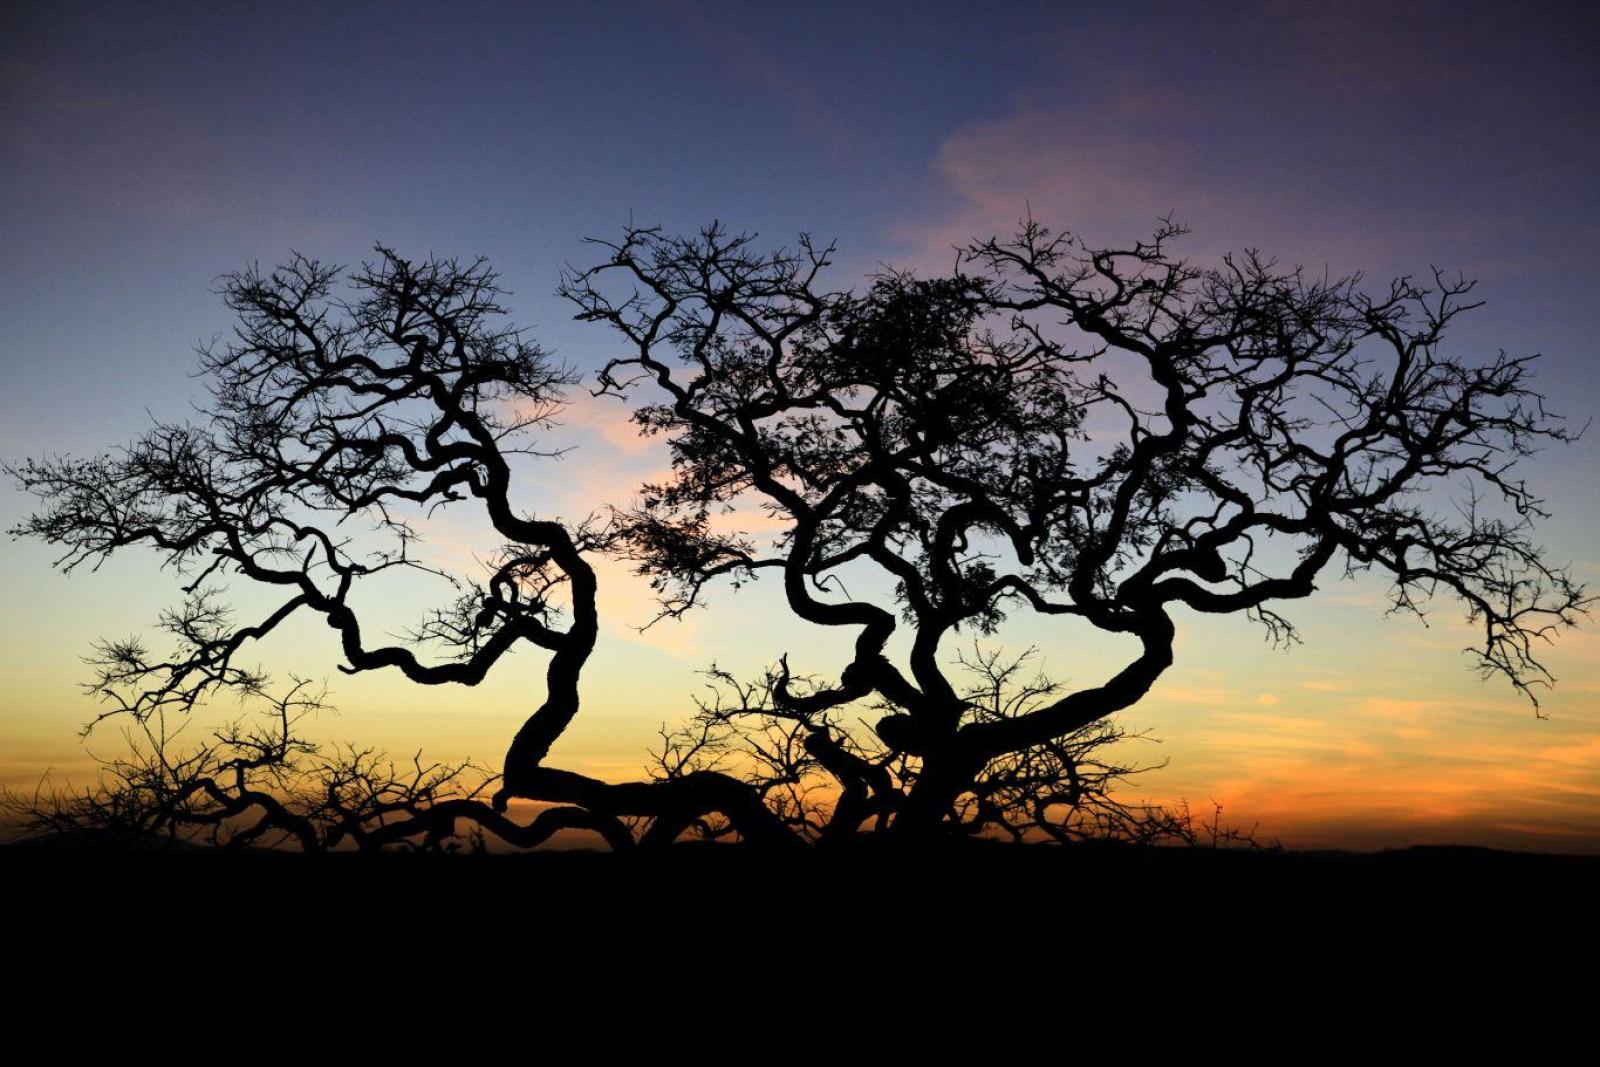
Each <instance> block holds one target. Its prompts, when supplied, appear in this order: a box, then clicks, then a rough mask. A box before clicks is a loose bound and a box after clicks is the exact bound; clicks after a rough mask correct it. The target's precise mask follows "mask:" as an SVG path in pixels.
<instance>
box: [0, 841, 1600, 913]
mask: <svg viewBox="0 0 1600 1067" xmlns="http://www.w3.org/2000/svg"><path fill="white" fill-rule="evenodd" d="M0 876H3V878H4V884H5V885H6V888H7V892H8V894H10V895H14V897H15V898H16V899H17V900H18V901H19V902H20V903H22V904H24V905H31V906H33V907H35V908H42V909H51V908H59V907H77V906H81V905H93V904H95V903H96V902H98V903H100V904H103V905H110V904H117V903H120V904H124V905H126V904H133V905H136V906H138V907H144V908H153V909H157V910H159V909H161V908H163V907H173V908H177V909H180V910H183V911H187V912H193V913H198V912H204V911H207V910H211V909H216V910H218V911H226V910H227V909H229V908H232V907H240V906H243V905H245V904H247V903H248V904H250V905H251V906H255V905H256V904H260V903H262V902H265V901H269V900H270V901H275V902H277V904H278V905H279V906H281V907H285V908H293V907H295V906H297V903H296V902H299V903H301V904H303V903H305V902H306V901H308V900H316V901H322V902H324V903H327V902H339V903H340V904H341V907H343V906H348V907H350V909H351V914H352V915H361V914H365V915H369V916H372V917H374V918H377V917H381V916H382V915H384V914H385V913H386V912H389V911H391V910H405V909H411V908H414V907H416V905H417V903H418V902H419V901H427V902H428V903H429V906H430V907H431V908H440V907H444V908H449V907H462V908H473V907H477V906H479V905H488V906H490V907H495V906H498V905H500V904H504V903H510V902H515V905H516V906H517V907H521V908H535V909H546V908H557V909H560V910H562V911H563V912H566V913H576V912H582V911H585V910H590V909H601V908H606V909H609V908H612V907H614V906H616V905H618V904H619V903H631V904H632V905H633V906H638V907H645V906H648V907H650V908H661V907H672V908H690V909H696V908H698V909H700V910H702V911H704V912H707V913H709V914H715V913H717V912H722V913H725V914H727V915H739V914H748V915H758V914H781V913H784V912H789V911H796V910H797V911H799V912H802V913H812V914H822V913H825V912H831V911H839V912H842V913H848V912H850V911H851V910H853V909H860V910H861V911H862V912H863V913H865V914H873V913H878V914H881V913H882V912H883V910H884V909H885V908H889V907H893V908H895V909H897V913H899V914H904V915H907V916H910V915H915V914H917V913H921V912H928V913H935V912H940V911H948V912H951V913H953V914H956V915H960V914H963V913H965V914H969V915H972V916H981V915H983V914H985V913H988V914H991V915H993V916H994V917H1001V916H1005V915H1008V914H1009V911H1008V909H1012V908H1023V909H1027V908H1036V907H1045V908H1054V907H1056V906H1059V905H1068V904H1070V905H1071V906H1072V907H1076V908H1079V909H1081V908H1082V907H1083V906H1084V902H1085V901H1090V900H1093V901H1100V902H1104V903H1108V904H1109V903H1121V904H1126V905H1129V906H1133V905H1138V904H1146V903H1152V902H1157V901H1161V902H1166V903H1167V904H1170V903H1171V902H1172V901H1173V900H1182V901H1184V902H1185V904H1186V906H1200V905H1203V904H1206V903H1219V904H1225V905H1227V906H1228V907H1229V908H1230V909H1235V910H1237V909H1239V908H1241V907H1243V908H1247V909H1254V910H1256V911H1258V912H1260V913H1262V914H1269V913H1276V914H1283V913H1288V912H1293V911H1296V910H1306V909H1309V910H1310V911H1315V912H1323V909H1324V908H1325V907H1326V906H1327V905H1330V904H1332V905H1336V906H1337V908H1338V910H1339V912H1340V913H1342V914H1348V915H1364V914H1371V913H1379V912H1381V913H1387V914H1390V915H1399V914H1410V915H1412V916H1413V917H1415V918H1417V919H1419V920H1425V919H1426V918H1427V917H1428V916H1429V915H1443V914H1445V913H1450V912H1455V911H1458V910H1462V909H1472V908H1485V909H1493V910H1500V909H1502V908H1512V909H1516V910H1519V911H1524V910H1529V911H1533V912H1536V913H1541V914H1549V913H1550V912H1551V911H1552V909H1559V908H1562V907H1564V906H1567V905H1577V904H1583V905H1585V906H1586V907H1585V917H1584V923H1585V925H1593V924H1592V922H1591V919H1590V918H1589V915H1588V908H1587V905H1590V904H1592V902H1594V901H1595V900H1596V899H1597V896H1596V894H1597V891H1600V856H1586V855H1551V854H1539V853H1524V852H1507V851H1499V850H1494V849H1485V848H1473V847H1458V846H1418V847H1413V848H1407V849H1397V850H1386V851H1381V852H1371V853H1354V852H1338V851H1315V852H1313V851H1291V850H1278V849H1264V850H1252V849H1234V848H1180V847H1149V846H1135V845H1124V844H1100V843H1091V844H1079V845H1069V846H1058V845H1013V844H1005V843H991V842H964V843H961V844H959V845H951V846H947V847H943V848H937V849H926V848H924V849H918V850H908V849H893V848H882V847H862V848H856V849H841V850H815V849H812V850H805V849H802V850H794V851H785V852H781V853H776V852H761V851H753V850H749V849H744V848H740V847H737V846H730V845H693V844H684V845H678V846H675V847H673V848H671V849H668V850H665V851H658V852H653V853H644V852H639V853H634V854H631V855H614V854H611V853H606V852H593V851H582V850H575V851H560V850H550V851H538V852H528V853H496V852H489V853H477V854H463V853H456V854H438V853H418V852H379V853H368V854H358V853H354V852H348V853H335V854H325V855H313V856H307V855H303V854H299V853H293V852H281V851H273V850H265V849H258V850H240V851H229V850H223V849H211V848H192V847H191V848H184V847H178V848H167V849H141V850H112V849H103V848H84V847H73V846H63V845H32V844H14V845H9V846H5V847H0ZM963 901H965V902H967V903H960V902H963ZM1310 911H1308V914H1309V913H1310ZM1491 913H1492V912H1491ZM1324 917H1326V913H1324Z"/></svg>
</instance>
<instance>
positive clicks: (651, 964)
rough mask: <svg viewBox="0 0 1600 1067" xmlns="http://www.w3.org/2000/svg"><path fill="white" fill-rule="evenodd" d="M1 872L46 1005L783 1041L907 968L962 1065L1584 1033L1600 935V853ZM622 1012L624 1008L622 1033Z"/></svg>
mask: <svg viewBox="0 0 1600 1067" xmlns="http://www.w3.org/2000/svg"><path fill="white" fill-rule="evenodd" d="M0 879H3V881H0V885H3V887H4V890H5V898H6V904H5V910H4V912H3V914H4V915H6V916H7V917H8V923H7V937H6V939H5V941H6V948H7V950H8V951H7V954H6V957H5V962H6V968H7V971H8V972H9V976H10V977H13V978H16V977H18V976H26V978H27V984H26V985H25V986H21V987H19V988H23V989H24V990H25V992H24V999H23V1000H22V1002H21V1003H20V1004H13V1005H12V1006H11V1007H12V1009H13V1011H14V1012H15V1018H16V1019H17V1020H18V1021H19V1022H23V1021H26V1020H27V1019H28V1018H31V1015H30V1013H31V1012H33V1011H35V1010H39V1011H51V1010H54V1008H55V1006H56V1005H58V1004H60V1003H62V1002H65V1003H69V1004H78V1003H80V1002H81V1001H84V998H88V1000H87V1002H90V1003H93V1004H95V1005H98V1006H99V1007H98V1008H97V1009H96V1010H97V1011H99V1010H104V1011H107V1012H110V1013H113V1014H116V1015H118V1016H120V1017H121V1018H122V1019H123V1020H124V1022H125V1024H126V1025H128V1026H134V1027H147V1026H148V1025H151V1020H153V1019H156V1018H167V1017H169V1016H170V1017H171V1018H173V1019H177V1018H180V1017H181V1018H183V1019H186V1020H187V1019H197V1018H202V1017H203V1018H204V1019H206V1020H208V1023H207V1024H206V1025H213V1024H214V1025H219V1026H225V1027H227V1028H229V1030H230V1032H232V1030H233V1028H235V1027H237V1026H239V1025H241V1020H243V1019H248V1020H250V1023H249V1025H251V1026H258V1025H275V1023H274V1022H273V1020H278V1019H280V1017H282V1016H284V1013H285V1012H287V1013H289V1015H291V1016H293V1017H294V1018H297V1019H312V1018H317V1019H327V1018H334V1017H338V1018H343V1019H346V1020H350V1019H356V1018H362V1019H368V1020H381V1021H382V1026H383V1027H384V1028H385V1031H386V1032H387V1033H389V1034H391V1035H395V1034H411V1033H413V1032H415V1033H441V1034H446V1035H448V1034H450V1033H455V1032H456V1031H455V1030H452V1029H451V1027H459V1026H461V1025H465V1024H471V1025H473V1026H475V1027H476V1028H477V1029H478V1030H484V1031H485V1032H487V1031H491V1030H492V1031H495V1032H499V1030H500V1029H501V1028H503V1027H505V1026H507V1025H513V1026H515V1027H518V1028H520V1029H521V1030H523V1031H531V1032H537V1033H538V1034H539V1036H540V1037H541V1038H549V1037H558V1036H559V1037H561V1038H562V1040H565V1039H566V1037H567V1036H570V1035H572V1034H577V1033H581V1034H583V1035H584V1036H585V1037H587V1038H592V1039H595V1040H603V1041H610V1040H611V1037H610V1036H608V1035H609V1031H608V1030H607V1027H610V1028H611V1029H614V1030H615V1031H616V1036H618V1037H620V1038H623V1039H625V1038H626V1037H627V1034H628V1032H629V1028H630V1027H633V1028H635V1029H636V1028H637V1027H638V1025H639V1023H638V1022H637V1019H636V1018H635V1016H636V1014H637V1013H644V1014H646V1015H652V1014H653V1015H655V1016H657V1017H659V1016H662V1015H664V1016H666V1017H667V1019H668V1020H669V1021H670V1023H671V1025H672V1026H674V1027H677V1028H680V1029H681V1028H683V1027H689V1028H690V1030H692V1031H694V1032H708V1033H711V1034H713V1035H724V1036H720V1037H718V1038H717V1040H718V1041H722V1042H723V1044H718V1045H716V1046H715V1047H716V1048H718V1049H721V1050H722V1051H721V1052H719V1053H718V1054H717V1056H715V1057H713V1058H714V1059H717V1060H718V1061H719V1062H720V1061H721V1060H722V1059H725V1058H727V1056H730V1055H733V1053H732V1052H730V1051H729V1049H728V1048H726V1047H724V1046H725V1045H726V1042H727V1040H728V1039H727V1038H726V1036H725V1035H727V1034H728V1033H730V1032H731V1031H730V1030H729V1028H730V1027H731V1028H733V1029H734V1030H740V1031H741V1032H744V1033H746V1034H750V1033H754V1034H757V1035H759V1040H760V1041H762V1042H763V1043H765V1044H767V1045H772V1046H773V1051H774V1052H777V1051H782V1049H780V1048H778V1046H779V1045H782V1046H783V1048H788V1045H787V1044H786V1041H779V1040H777V1039H778V1038H780V1037H781V1036H782V1034H783V1033H785V1032H786V1031H785V1030H784V1029H783V1027H786V1026H788V1025H789V1023H791V1022H793V1021H794V1020H795V1019H803V1018H813V1017H815V1015H816V1014H817V1013H827V1012H835V1011H836V1012H843V1013H845V1014H847V1015H849V1016H850V1017H851V1018H855V1017H856V1016H857V1015H858V1014H860V1013H866V1014H868V1015H873V1014H874V1013H879V1014H881V1013H883V1012H889V1011H891V1010H892V1009H895V1006H896V1005H899V1004H901V1003H903V1002H904V998H905V997H906V996H907V995H908V991H909V995H913V996H915V997H916V998H917V1006H916V1007H915V1008H914V1012H913V1014H912V1015H910V1016H896V1018H898V1019H899V1021H898V1022H896V1023H895V1025H896V1026H912V1027H913V1029H914V1030H915V1032H916V1033H917V1034H918V1035H919V1037H918V1040H919V1041H922V1042H925V1043H926V1047H927V1048H928V1049H929V1051H930V1054H931V1055H933V1056H934V1058H936V1059H937V1060H938V1061H939V1062H947V1061H949V1060H950V1057H949V1056H948V1055H946V1054H944V1053H946V1052H947V1051H948V1050H947V1049H945V1050H942V1049H941V1046H942V1044H943V1043H945V1042H946V1039H945V1038H944V1037H941V1036H940V1035H942V1034H944V1033H946V1030H947V1029H949V1030H950V1032H952V1033H954V1032H957V1031H959V1032H963V1033H969V1034H970V1033H972V1032H975V1031H976V1032H989V1031H993V1032H999V1031H994V1028H995V1027H997V1026H1002V1027H1019V1028H1022V1029H1023V1030H1027V1031H1028V1032H1029V1033H1034V1032H1040V1031H1041V1028H1043V1031H1042V1032H1056V1031H1057V1030H1059V1029H1060V1028H1062V1027H1067V1028H1069V1029H1070V1028H1072V1027H1082V1026H1090V1027H1091V1028H1099V1027H1100V1026H1102V1025H1103V1021H1104V1019H1105V1018H1113V1017H1114V1018H1115V1019H1116V1020H1117V1026H1118V1029H1117V1033H1118V1034H1120V1035H1132V1036H1133V1037H1134V1038H1135V1039H1138V1038H1139V1037H1140V1035H1141V1034H1142V1033H1143V1030H1144V1028H1147V1027H1151V1026H1154V1027H1157V1028H1159V1029H1163V1030H1167V1031H1175V1032H1177V1033H1179V1034H1187V1035H1193V1034H1201V1033H1212V1034H1213V1035H1214V1037H1215V1038H1216V1039H1217V1040H1222V1039H1223V1038H1224V1037H1226V1041H1227V1042H1228V1043H1229V1044H1230V1047H1231V1045H1232V1044H1235V1043H1237V1042H1238V1041H1239V1040H1240V1038H1241V1037H1242V1036H1243V1037H1248V1036H1249V1035H1250V1034H1255V1035H1257V1036H1258V1037H1259V1036H1260V1030H1259V1027H1260V1026H1261V1025H1265V1023H1266V1022H1267V1021H1268V1020H1276V1022H1275V1023H1274V1025H1278V1024H1281V1023H1283V1022H1284V1021H1286V1020H1287V1021H1289V1022H1294V1021H1295V1020H1299V1021H1300V1023H1314V1024H1315V1025H1316V1026H1317V1027H1319V1028H1326V1027H1327V1026H1328V1024H1329V1023H1330V1022H1332V1023H1335V1024H1337V1027H1338V1028H1340V1031H1339V1032H1341V1033H1345V1034H1346V1036H1347V1038H1348V1037H1349V1036H1350V1033H1352V1032H1354V1031H1349V1028H1350V1027H1378V1028H1380V1029H1381V1030H1382V1032H1383V1033H1386V1034H1388V1035H1389V1036H1388V1037H1385V1038H1384V1041H1385V1042H1391V1043H1392V1040H1393V1035H1394V1034H1395V1033H1402V1031H1395V1030H1394V1029H1393V1027H1394V1026H1397V1025H1398V1026H1401V1027H1403V1028H1405V1029H1404V1030H1403V1036H1404V1037H1405V1040H1407V1041H1422V1042H1424V1044H1426V1042H1429V1041H1432V1040H1433V1038H1432V1037H1430V1036H1429V1035H1430V1034H1431V1033H1432V1031H1431V1030H1429V1029H1428V1028H1430V1027H1439V1026H1444V1025H1448V1027H1449V1029H1450V1031H1451V1032H1452V1033H1454V1034H1456V1035H1457V1036H1458V1037H1460V1038H1463V1039H1464V1038H1467V1036H1468V1035H1470V1034H1474V1033H1477V1032H1478V1031H1477V1029H1475V1028H1476V1027H1478V1026H1479V1025H1480V1024H1489V1025H1492V1026H1494V1027H1499V1028H1506V1027H1510V1028H1512V1029H1514V1030H1518V1031H1519V1032H1528V1033H1533V1032H1537V1033H1538V1034H1555V1033H1558V1032H1559V1031H1560V1030H1562V1029H1564V1028H1566V1027H1569V1026H1573V1025H1576V1026H1578V1027H1579V1028H1580V1029H1587V1027H1588V1026H1589V1023H1587V1022H1585V1021H1584V1020H1588V1019H1591V1018H1592V1017H1593V1010H1594V1008H1593V1005H1594V1003H1595V1001H1594V989H1595V988H1596V986H1595V974H1596V963H1595V961H1596V948H1597V941H1600V939H1597V932H1600V919H1597V915H1596V909H1595V903H1596V901H1597V900H1600V893H1597V890H1600V857H1574V856H1549V855H1532V854H1524V853H1512V852H1495V851H1488V850H1482V849H1471V848H1413V849H1406V850H1401V851H1391V852H1380V853H1372V854H1352V853H1304V852H1287V851H1285V852H1246V851H1232V850H1211V849H1177V848H1160V849H1155V848H1139V847H1130V846H1103V847H1102V846H1077V847H1070V848H1058V847H1050V846H1041V847H1016V846H1009V845H998V844H997V845H982V844H972V845H968V846H965V847H960V848H952V849H949V850H946V851H939V852H933V853H928V852H923V853H905V852H898V853H897V852H888V851H879V850H868V851H861V852H852V853H842V854H840V853H836V854H823V853H818V852H805V853H801V854H798V855H782V856H778V855H763V854H754V853H750V852H746V851H742V850H739V849H735V848H730V847H718V846H713V847H703V846H700V847H697V846H679V847H678V848H676V849H674V850H673V851H671V852H669V853H667V854H665V855H655V856H631V857H618V856H612V855H609V854H604V853H581V852H565V853H559V852H544V853H533V854H510V855H507V854H492V855H458V856H437V855H418V854H396V853H385V854H380V855H372V856H359V855H352V854H341V855H333V856H321V857H307V856H303V855H299V854H290V853H279V854H263V853H242V854H230V853H223V852H219V851H211V850H183V851H166V852H104V851H90V850H84V849H70V848H39V847H15V846H13V847H6V848H0ZM30 997H31V998H32V999H29V998H30ZM201 1005H204V1006H205V1008H204V1011H203V1012H202V1011H201V1009H200V1007H199V1006H201ZM597 1005H601V1006H604V1007H605V1008H606V1010H608V1011H610V1012H612V1021H611V1022H610V1023H607V1024H605V1025H604V1026H601V1027H600V1028H599V1029H596V1026H597V1024H595V1023H594V1022H593V1021H592V1017H593V1015H592V1013H593V1012H594V1011H595V1010H596V1006H597ZM491 1006H492V1007H491ZM74 1010H76V1009H74ZM895 1010H897V1009H895ZM474 1012H483V1013H486V1014H485V1015H484V1018H483V1019H482V1020H481V1021H479V1020H477V1016H475V1015H474V1014H473V1013H474ZM240 1013H242V1014H240ZM93 1018H95V1019H98V1018H99V1016H98V1015H95V1016H93ZM1097 1019H1098V1020H1101V1021H1096V1020H1097ZM784 1020H787V1022H785V1021H784ZM96 1025H103V1024H100V1023H96ZM162 1025H165V1024H162ZM295 1025H297V1026H298V1025H299V1023H296V1024H295ZM317 1025H319V1026H320V1025H322V1023H320V1022H319V1023H318V1024H317ZM362 1025H363V1026H365V1025H369V1024H368V1023H363V1024H362ZM372 1025H377V1024H376V1023H373V1024H372ZM841 1025H842V1024H841ZM851 1025H852V1026H854V1025H855V1024H854V1023H852V1024H851ZM884 1025H888V1024H887V1023H885V1024H884ZM1296 1025H1299V1023H1296ZM769 1027H770V1028H769ZM1530 1027H1531V1028H1532V1029H1530ZM97 1032H98V1031H97ZM119 1032H121V1031H119ZM128 1032H132V1031H128ZM141 1032H142V1031H141ZM1017 1032H1021V1031H1020V1030H1019V1031H1017ZM352 1033H353V1032H352ZM684 1033H685V1035H686V1036H685V1037H684V1040H690V1039H691V1038H690V1035H689V1031H685V1032H684ZM885 1033H887V1031H885ZM352 1039H354V1038H352ZM233 1040H234V1039H231V1038H230V1042H231V1041H233ZM409 1040H411V1039H410V1038H405V1039H404V1040H403V1041H402V1046H403V1045H404V1044H405V1041H409ZM451 1040H455V1039H454V1038H452V1039H451ZM705 1040H710V1039H709V1038H704V1037H694V1038H693V1041H694V1042H697V1043H698V1042H703V1041H705ZM795 1040H796V1041H799V1038H798V1037H796V1038H795ZM1119 1040H1120V1038H1119ZM1296 1040H1297V1041H1302V1042H1303V1040H1305V1038H1304V1037H1303V1036H1302V1037H1300V1038H1297V1039H1296ZM1541 1040H1543V1038H1541ZM774 1041H777V1044H775V1045H774V1044H773V1043H774ZM541 1047H543V1046H541ZM607 1047H610V1046H609V1045H607ZM1262 1047H1269V1046H1262ZM1385 1047H1391V1045H1386V1046H1385ZM1419 1047H1421V1046H1419ZM809 1048H810V1046H809V1045H806V1044H805V1043H804V1042H801V1043H800V1044H797V1045H795V1046H794V1048H793V1049H790V1051H791V1052H795V1053H796V1054H805V1055H807V1056H808V1057H809V1056H810V1055H812V1054H813V1053H815V1052H816V1050H814V1049H813V1050H811V1051H810V1052H808V1051H807V1049H809ZM902 1051H904V1050H902ZM1523 1051H1524V1052H1525V1053H1529V1052H1530V1049H1529V1048H1524V1050H1523ZM725 1054H726V1055H725ZM734 1058H737V1059H740V1060H741V1061H742V1059H743V1057H742V1056H735V1057H734ZM785 1058H787V1057H785V1056H780V1057H779V1059H780V1060H782V1059H785ZM1539 1061H1540V1057H1538V1056H1535V1058H1534V1059H1533V1060H1531V1061H1530V1060H1528V1059H1526V1058H1523V1059H1521V1060H1520V1062H1539ZM955 1062H958V1063H959V1062H961V1060H960V1058H957V1059H956V1061H955Z"/></svg>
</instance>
